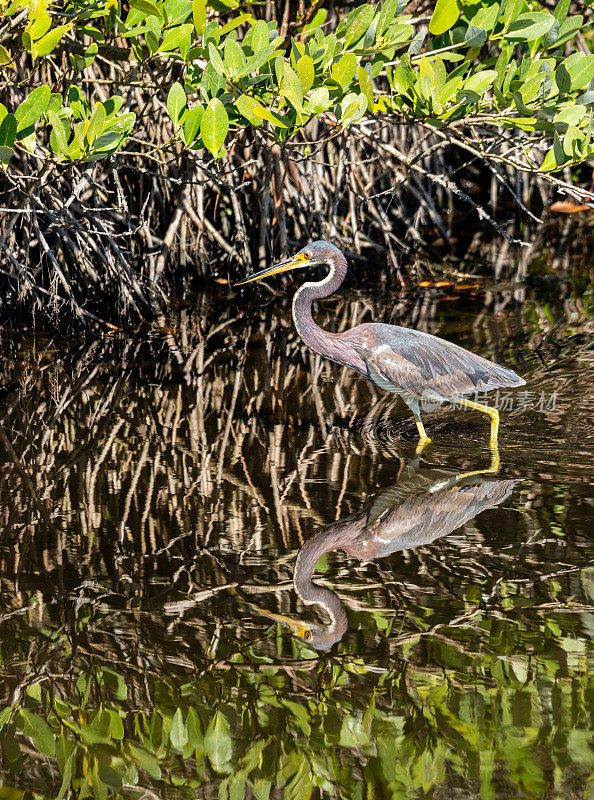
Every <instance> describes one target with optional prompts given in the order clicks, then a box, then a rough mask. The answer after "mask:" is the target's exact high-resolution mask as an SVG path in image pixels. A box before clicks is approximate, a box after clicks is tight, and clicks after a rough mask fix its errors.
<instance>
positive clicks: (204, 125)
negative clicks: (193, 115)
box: [200, 98, 229, 155]
mask: <svg viewBox="0 0 594 800" xmlns="http://www.w3.org/2000/svg"><path fill="white" fill-rule="evenodd" d="M228 130H229V117H228V115H227V111H226V110H225V107H224V105H223V104H222V103H221V101H220V100H219V99H218V98H213V99H212V100H211V101H210V103H209V104H208V105H207V107H206V109H205V111H204V114H203V115H202V119H201V121H200V135H201V137H202V141H203V142H204V145H205V147H206V148H207V150H210V152H211V153H212V154H213V155H217V153H218V152H219V151H220V149H221V147H222V146H223V143H224V141H225V137H226V136H227V131H228Z"/></svg>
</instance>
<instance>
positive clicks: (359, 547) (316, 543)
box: [242, 456, 521, 650]
mask: <svg viewBox="0 0 594 800" xmlns="http://www.w3.org/2000/svg"><path fill="white" fill-rule="evenodd" d="M418 459H419V456H417V457H416V458H415V459H414V460H413V461H412V462H411V463H410V464H408V465H407V466H406V467H405V468H404V469H403V471H402V473H401V475H400V477H399V480H398V483H397V484H395V485H394V486H392V487H390V488H389V489H387V490H386V491H384V492H382V493H381V494H380V495H378V496H377V497H376V498H375V499H374V500H372V501H371V503H368V504H366V505H365V506H364V507H363V508H362V509H361V510H360V511H358V512H356V513H355V514H351V515H350V516H348V517H346V518H343V519H341V520H338V521H337V522H332V523H330V525H324V526H323V527H321V528H319V529H318V531H317V533H316V534H315V535H314V536H312V538H311V539H309V540H308V541H307V542H305V544H304V545H303V546H302V547H301V549H300V550H299V552H298V554H297V559H296V561H295V569H294V572H293V586H294V589H295V592H296V594H297V596H298V597H299V598H300V599H301V601H302V602H303V603H304V604H305V605H308V606H309V605H317V606H320V607H321V608H323V609H324V611H325V612H326V614H327V615H328V617H329V623H328V624H326V625H315V624H312V623H309V622H305V621H304V620H302V619H299V618H297V617H289V616H286V615H284V614H276V613H275V612H273V611H268V610H267V609H264V608H262V607H261V606H258V605H255V604H254V603H251V602H249V601H246V600H245V598H242V599H243V602H244V603H246V605H248V606H249V607H250V608H251V609H252V610H253V611H255V612H256V613H258V614H262V615H263V616H265V617H267V618H268V619H272V620H274V621H275V622H279V623H280V624H281V625H284V626H286V627H288V628H290V630H291V632H292V633H293V634H294V635H295V636H297V637H298V638H300V639H304V640H305V641H306V642H308V643H309V644H311V645H312V646H313V647H315V648H316V649H318V650H328V649H329V648H330V647H332V645H333V644H335V643H336V642H338V641H340V639H342V637H343V636H344V634H345V632H346V630H347V627H348V617H347V613H346V611H345V608H344V606H343V604H342V602H341V600H340V598H339V597H338V595H337V594H336V593H335V592H333V591H331V590H330V589H328V588H327V587H325V586H320V585H318V584H316V583H314V581H313V580H312V578H313V574H314V571H315V568H316V564H317V562H318V560H319V559H320V558H321V557H322V556H323V555H324V553H328V552H331V551H333V550H343V551H344V552H346V553H347V554H348V555H349V556H351V558H356V559H359V560H360V561H363V562H367V561H374V560H375V559H378V558H386V557H387V556H389V555H392V553H396V552H398V551H401V550H412V549H414V548H415V547H420V546H423V545H429V544H431V543H432V542H434V541H435V540H436V539H440V538H441V537H443V536H447V535H448V534H449V533H451V532H452V531H454V530H456V529H457V528H460V527H461V526H462V525H465V524H466V523H467V522H468V521H469V520H471V519H474V517H477V516H478V515H479V514H481V513H482V512H483V511H485V509H487V508H494V507H496V506H498V505H500V504H501V503H503V501H504V500H506V499H507V498H508V497H509V496H510V494H511V493H512V490H513V489H514V487H515V486H516V485H517V484H519V483H520V482H521V481H520V480H518V479H515V478H514V479H498V478H489V477H487V473H489V472H490V470H477V471H476V472H474V473H466V474H465V475H452V473H451V472H447V471H446V470H443V469H425V470H419V469H418V466H419V462H418ZM481 473H482V475H481ZM469 475H472V477H469Z"/></svg>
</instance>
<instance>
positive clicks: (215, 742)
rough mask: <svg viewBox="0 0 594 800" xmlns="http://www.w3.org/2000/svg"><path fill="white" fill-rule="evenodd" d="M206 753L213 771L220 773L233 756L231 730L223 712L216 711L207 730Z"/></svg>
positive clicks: (205, 738) (205, 739)
mask: <svg viewBox="0 0 594 800" xmlns="http://www.w3.org/2000/svg"><path fill="white" fill-rule="evenodd" d="M204 752H205V753H206V755H207V756H208V758H209V760H210V763H211V764H212V766H213V769H215V770H217V771H220V770H221V768H222V767H223V766H224V765H225V764H226V763H227V762H228V761H229V759H230V758H231V754H232V745H231V729H230V727H229V723H228V722H227V718H226V717H225V715H224V714H223V712H222V711H220V710H218V711H216V713H215V715H214V717H213V718H212V720H211V721H210V724H209V726H208V728H207V730H206V735H205V737H204Z"/></svg>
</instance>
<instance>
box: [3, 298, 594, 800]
mask: <svg viewBox="0 0 594 800" xmlns="http://www.w3.org/2000/svg"><path fill="white" fill-rule="evenodd" d="M491 288H492V287H491ZM252 296H253V297H254V298H255V297H256V295H255V294H253V295H252ZM519 300H521V301H523V302H519ZM591 303H592V296H591V293H590V290H584V288H583V287H582V288H581V289H580V288H579V287H576V286H572V285H571V284H563V283H561V284H559V285H557V286H556V287H555V288H554V289H551V290H547V292H544V290H540V291H535V292H532V291H526V290H524V289H518V288H514V287H512V288H508V289H505V290H504V291H500V292H497V291H491V290H489V292H487V293H485V292H482V291H478V290H476V289H466V290H462V291H454V290H452V289H451V288H447V287H446V288H442V289H432V288H429V289H426V290H424V291H423V292H422V293H421V294H420V295H419V296H417V297H413V298H411V299H410V300H408V299H406V298H400V299H399V298H397V297H395V296H389V295H387V296H386V295H384V296H383V297H378V296H365V295H358V294H356V293H354V292H351V291H350V290H349V292H348V294H347V293H345V294H344V295H343V296H342V298H336V299H331V300H329V301H327V302H326V303H324V304H323V305H320V306H319V308H318V311H317V317H318V319H319V320H320V322H321V323H322V324H324V325H325V326H327V327H329V328H331V329H334V330H339V329H344V328H345V327H350V326H352V325H354V324H356V323H358V322H362V321H370V320H372V319H374V320H376V321H380V320H381V321H386V322H402V323H403V324H408V325H415V326H417V327H419V328H421V329H423V330H427V331H429V332H431V333H435V334H438V335H441V336H445V337H447V338H450V339H452V340H453V341H456V342H458V343H459V344H462V345H463V346H466V347H469V348H470V349H472V350H474V351H475V352H478V353H481V354H482V355H485V356H486V357H489V358H495V359H497V360H499V361H502V362H505V363H508V364H509V365H511V366H514V368H515V369H517V371H518V372H520V374H522V375H523V376H524V377H525V378H526V380H527V386H526V387H524V390H522V391H519V392H515V393H513V394H510V396H509V397H507V398H504V397H501V398H500V399H499V403H500V405H501V407H502V410H501V416H502V424H501V430H500V456H501V465H500V468H499V471H498V472H497V473H496V474H495V473H491V474H489V473H485V472H484V471H485V470H486V469H487V467H488V466H489V463H490V455H489V451H488V447H487V443H488V420H486V419H485V418H484V417H483V415H480V414H476V413H472V412H462V411H459V410H452V409H448V408H447V407H445V406H444V407H442V408H441V409H439V410H437V411H436V412H435V413H432V414H428V415H427V416H426V428H427V431H428V434H429V435H430V436H431V437H432V439H433V442H432V444H431V445H429V446H428V447H427V448H426V449H425V450H424V451H423V453H422V454H421V456H420V458H415V444H416V429H415V426H414V422H413V421H412V419H410V418H409V417H408V416H407V414H406V411H405V409H404V407H403V406H401V405H398V402H396V401H392V400H391V399H390V398H387V399H386V398H385V397H383V396H382V394H381V393H380V392H379V390H375V389H374V388H373V387H371V386H370V385H369V384H367V383H366V382H365V381H364V380H363V379H360V378H359V377H357V376H356V375H355V374H353V373H350V372H349V371H347V370H342V369H340V368H338V367H336V366H334V365H332V364H330V363H328V362H325V361H323V360H321V359H319V358H318V357H317V356H315V355H313V354H311V353H310V352H309V351H307V350H306V349H305V348H304V347H303V346H302V344H301V342H300V341H299V340H298V338H297V337H296V335H295V333H294V331H293V329H292V326H291V324H290V318H289V307H288V305H287V303H286V302H281V301H278V300H271V299H269V295H268V294H267V293H266V292H263V293H262V294H261V295H259V300H258V301H255V302H254V303H253V304H252V305H251V306H249V307H246V306H242V307H241V308H240V309H239V310H237V309H236V308H234V305H233V303H232V302H231V300H230V298H229V297H225V296H224V293H222V294H221V295H220V296H202V297H199V298H198V299H197V300H196V303H195V305H194V306H192V307H190V308H187V307H186V308H183V309H179V310H177V311H175V310H174V311H172V313H171V315H170V316H169V317H168V318H167V320H163V321H162V324H161V325H160V326H156V327H155V328H154V329H152V330H147V329H142V330H139V331H138V332H137V333H135V334H129V335H123V334H122V335H120V334H117V333H113V334H107V335H105V336H104V338H103V339H101V340H99V341H96V342H94V343H92V344H91V345H88V344H84V343H78V344H77V343H69V344H68V345H66V343H64V342H61V341H59V340H55V339H51V338H48V337H45V338H44V337H42V336H39V335H38V336H37V337H32V336H23V337H21V338H20V339H18V340H8V339H5V340H4V341H3V343H2V362H1V366H0V376H1V381H2V385H3V391H2V394H1V396H0V425H1V427H0V437H1V438H0V525H1V529H0V530H1V533H0V729H1V730H0V745H1V750H0V752H1V756H0V799H2V800H13V798H14V799H15V800H18V798H20V797H22V796H23V795H25V796H27V797H44V798H45V797H56V796H58V795H59V797H60V798H62V797H68V796H76V797H86V796H88V797H96V798H100V799H103V798H106V797H108V796H120V795H127V796H134V797H138V798H140V797H145V798H157V797H167V798H215V797H220V798H231V799H232V800H241V798H244V797H245V798H251V797H254V798H257V800H262V798H268V797H270V798H295V799H296V800H297V798H309V797H313V798H321V797H324V798H349V799H350V798H354V799H356V798H361V799H363V798H369V799H370V800H371V798H402V799H403V800H405V799H406V800H409V799H410V798H423V797H431V798H436V799H437V798H479V797H480V798H482V800H488V799H489V798H510V797H513V798H594V779H593V777H592V776H593V774H594V750H593V749H592V737H593V733H594V720H593V701H594V680H593V678H592V673H591V670H592V665H593V658H592V652H593V651H592V639H593V637H594V539H593V535H592V534H593V531H594V486H593V481H592V474H593V466H594V425H593V422H592V420H593V418H594V394H593V391H592V387H593V386H594V347H593V339H592V333H593V331H594V316H593V314H592V306H591ZM556 321H560V324H559V326H558V327H557V328H555V330H554V331H553V332H552V333H551V334H547V332H548V331H549V330H550V328H551V325H552V324H553V323H554V322H556ZM464 472H477V473H478V474H476V475H472V476H468V477H466V478H460V477H458V476H459V475H460V474H461V473H464ZM328 526H331V527H328ZM314 537H318V538H317V539H314ZM407 537H408V538H407ZM312 539H314V540H315V542H320V543H321V544H320V550H319V552H318V551H316V552H315V554H314V555H315V557H314V556H312V557H314V562H315V559H316V558H318V557H319V558H320V560H319V561H318V566H317V571H316V575H317V578H316V579H317V580H318V582H319V585H320V586H321V587H322V588H323V589H326V590H330V589H331V590H333V592H334V593H335V594H334V595H333V597H334V598H337V600H336V602H337V603H338V605H339V607H340V606H341V607H342V609H344V613H345V614H346V618H345V619H346V622H345V621H344V620H343V621H342V623H341V624H339V625H338V626H334V627H332V625H331V624H330V620H329V618H328V616H327V615H326V614H325V612H324V611H323V610H322V609H321V608H320V607H319V606H315V605H312V606H309V607H308V606H305V605H304V604H303V603H302V602H301V601H300V600H299V599H298V597H297V596H296V594H295V592H294V591H293V587H292V578H293V570H294V566H295V562H296V557H297V553H298V552H299V550H300V549H301V548H302V547H303V545H304V544H305V543H307V542H311V540H312ZM403 543H404V544H405V545H406V549H401V548H402V546H403ZM341 545H342V547H343V548H344V549H341ZM306 547H308V546H307V545H306ZM365 548H367V550H365ZM309 549H310V550H311V549H312V546H311V545H309ZM314 549H315V548H314ZM392 550H396V552H392V553H391V554H390V551H392ZM305 552H308V550H306V551H305ZM366 559H367V560H366ZM312 566H313V565H312ZM326 596H328V595H326ZM270 614H282V615H283V616H285V617H288V618H290V619H292V620H297V621H299V620H300V621H301V622H307V623H309V624H311V625H312V626H313V625H317V626H318V627H319V630H314V629H312V630H313V633H312V632H311V631H310V633H309V634H308V636H311V637H312V639H311V641H309V642H308V641H306V639H305V638H300V637H298V636H295V635H292V633H291V630H290V628H289V627H287V626H286V625H281V624H277V623H276V622H275V621H274V620H273V619H271V617H270V616H267V615H270ZM341 619H342V618H341ZM301 630H302V631H304V630H305V628H301ZM319 637H322V638H323V637H326V638H325V639H324V646H326V647H328V649H325V650H324V649H320V650H316V649H314V647H313V646H312V645H313V644H315V643H316V642H317V639H319ZM330 640H335V643H334V644H331V645H330V646H328V645H329V642H330Z"/></svg>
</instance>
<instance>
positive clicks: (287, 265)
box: [235, 253, 311, 286]
mask: <svg viewBox="0 0 594 800" xmlns="http://www.w3.org/2000/svg"><path fill="white" fill-rule="evenodd" d="M310 261H311V259H310V258H309V257H308V256H307V255H306V254H305V253H297V255H296V256H293V257H292V258H289V259H288V260H287V261H281V262H280V264H274V266H272V267H266V269H263V270H261V271H260V272H254V274H253V275H250V276H249V277H247V278H244V279H243V280H242V281H239V282H238V283H236V284H235V285H236V286H243V285H244V283H251V282H252V281H259V280H260V279H261V278H269V277H270V276H271V275H277V274H278V273H279V272H288V271H289V270H290V269H298V268H299V267H304V266H306V265H307V264H309V262H310Z"/></svg>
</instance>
